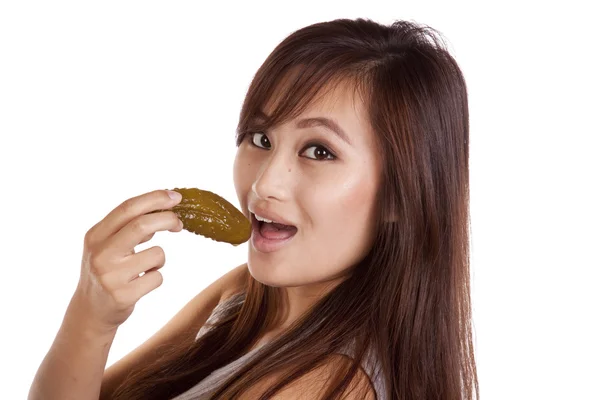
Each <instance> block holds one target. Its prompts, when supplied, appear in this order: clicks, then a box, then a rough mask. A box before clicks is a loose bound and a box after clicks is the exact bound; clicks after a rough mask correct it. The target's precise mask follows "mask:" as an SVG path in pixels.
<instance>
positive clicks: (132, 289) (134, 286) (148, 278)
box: [128, 270, 163, 302]
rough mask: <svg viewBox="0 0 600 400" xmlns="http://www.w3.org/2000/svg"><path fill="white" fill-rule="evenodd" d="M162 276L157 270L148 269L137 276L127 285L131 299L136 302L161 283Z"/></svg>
mask: <svg viewBox="0 0 600 400" xmlns="http://www.w3.org/2000/svg"><path fill="white" fill-rule="evenodd" d="M162 283H163V276H162V274H161V273H160V272H159V271H154V270H153V271H148V272H146V273H145V274H144V276H142V277H139V278H137V279H136V280H134V281H133V282H131V283H130V286H129V287H128V290H129V294H130V295H131V299H132V301H134V302H137V301H138V300H139V299H141V298H142V297H144V296H145V295H147V294H148V293H150V292H151V291H153V290H154V289H156V288H157V287H159V286H160V285H162Z"/></svg>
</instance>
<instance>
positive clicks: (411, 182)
mask: <svg viewBox="0 0 600 400" xmlns="http://www.w3.org/2000/svg"><path fill="white" fill-rule="evenodd" d="M290 76H291V78H290ZM282 82H286V83H285V85H284V90H281V87H282V86H281V85H282ZM331 82H338V83H342V82H344V83H348V82H351V83H353V84H354V85H356V86H355V87H356V92H357V93H359V94H360V95H361V96H363V98H364V99H365V101H366V104H367V109H368V110H367V111H368V115H369V119H370V121H369V122H370V124H371V126H372V128H373V130H374V132H375V134H376V136H377V141H378V145H379V151H380V152H381V160H382V162H383V172H382V177H381V187H380V189H379V191H378V209H379V216H378V220H377V228H376V232H375V239H374V244H373V246H372V248H371V251H370V252H369V253H368V255H367V256H366V257H365V259H363V260H362V261H361V262H360V263H359V264H357V265H355V266H353V269H352V273H351V274H350V276H349V277H348V278H347V279H346V280H344V281H343V282H342V283H340V284H339V285H337V286H336V287H335V288H334V289H333V290H332V291H330V292H329V293H328V294H327V295H326V296H324V297H323V298H322V299H321V300H320V301H319V302H318V303H317V304H316V305H315V306H314V307H313V308H312V309H311V310H310V311H309V312H307V314H305V315H304V316H303V318H301V319H300V320H298V321H297V322H296V324H295V325H294V326H292V327H291V328H290V329H289V330H288V331H286V332H285V333H284V334H283V335H282V336H281V337H279V338H277V339H275V340H273V341H272V342H270V343H268V344H267V345H266V346H264V348H262V349H261V351H259V352H258V354H256V356H255V357H253V358H252V359H251V360H250V361H249V362H248V363H247V364H246V365H244V366H243V367H242V368H241V370H239V372H238V373H236V374H234V376H231V377H230V378H229V379H228V380H227V382H225V383H224V384H223V385H221V387H220V388H219V389H218V390H217V391H216V392H215V393H214V395H213V397H212V399H231V398H237V397H239V396H240V395H241V394H242V393H243V392H244V390H245V389H247V388H249V387H251V386H252V385H253V384H254V383H257V382H259V381H261V380H262V379H263V378H266V377H269V376H272V375H273V374H275V373H281V371H286V373H285V374H284V375H282V376H283V378H281V379H280V380H277V381H276V383H275V384H274V385H273V386H272V387H271V388H270V389H269V390H267V391H266V392H265V393H264V394H263V396H262V397H261V399H267V398H269V397H271V396H273V395H274V394H275V393H276V392H277V391H278V390H280V389H282V388H283V387H284V386H286V385H287V384H289V383H290V382H292V381H294V380H296V379H297V378H299V377H301V376H302V375H304V374H306V373H307V372H309V371H310V370H313V369H314V368H315V367H316V366H318V365H320V364H322V363H325V362H326V360H327V359H328V358H327V357H328V356H329V355H331V354H332V353H334V352H336V351H337V350H339V349H340V348H342V347H343V346H345V345H346V344H347V343H349V342H353V343H354V345H355V353H354V354H355V357H354V362H353V363H352V364H350V365H349V367H347V368H341V370H340V372H339V375H338V376H336V378H337V379H334V380H333V381H332V382H331V384H330V386H329V387H327V390H325V391H324V392H323V393H320V395H321V398H323V399H337V398H339V397H340V395H341V394H342V393H343V392H344V390H345V389H346V388H347V387H348V385H349V383H351V382H352V378H353V377H354V376H355V374H356V373H357V371H358V370H359V366H360V362H361V361H362V358H363V357H364V356H365V354H366V352H367V349H369V348H373V349H375V352H376V354H377V355H378V360H379V362H380V364H381V368H382V373H383V377H384V380H385V383H386V391H387V395H388V398H390V399H467V398H472V397H473V395H475V397H476V398H479V389H478V381H477V373H476V367H475V358H474V352H473V341H472V335H471V332H472V322H471V301H470V272H469V228H470V220H469V115H468V104H467V91H466V85H465V81H464V78H463V75H462V73H461V70H460V68H459V66H458V65H457V63H456V61H455V60H454V58H453V57H452V56H451V55H450V54H449V52H448V51H447V49H446V45H445V43H444V41H443V39H442V37H441V35H440V34H439V33H438V32H437V31H435V30H434V29H432V28H430V27H428V26H425V25H420V24H416V23H413V22H407V21H397V22H395V23H393V24H391V25H389V26H386V25H381V24H379V23H376V22H373V21H370V20H365V19H357V20H348V19H340V20H334V21H330V22H324V23H317V24H314V25H311V26H308V27H305V28H303V29H300V30H298V31H296V32H294V33H292V34H291V35H290V36H288V37H287V38H286V39H285V40H284V41H283V42H282V43H280V44H279V45H278V46H277V47H276V48H275V50H274V51H273V52H272V53H271V54H270V55H269V57H268V58H267V60H266V61H265V62H264V64H263V65H262V66H261V67H260V69H259V70H258V72H257V73H256V75H255V77H254V79H253V80H252V83H251V85H250V88H249V90H248V93H247V96H246V98H245V101H244V104H243V107H242V110H241V114H240V120H239V125H238V134H237V140H238V144H239V143H240V142H241V140H242V139H243V137H244V135H245V134H246V133H248V132H251V131H256V130H260V129H266V128H269V127H272V126H275V125H276V124H278V123H281V122H283V121H286V120H289V119H290V118H294V117H295V116H297V115H299V113H301V112H302V111H303V110H304V109H306V107H307V106H308V105H309V103H310V102H311V101H312V100H314V99H315V98H316V97H315V96H317V95H319V93H320V92H322V90H321V89H322V88H324V87H329V86H330V84H331ZM276 92H277V93H279V95H278V96H276V97H277V99H276V100H277V102H276V103H277V104H276V106H275V107H274V108H273V112H272V113H271V114H270V115H269V116H268V118H267V119H266V120H264V122H263V123H261V124H260V126H257V124H256V122H255V121H256V118H255V117H256V116H257V115H258V113H260V112H261V111H264V110H265V106H266V105H267V104H268V102H269V101H272V100H273V98H274V93H276ZM241 294H242V295H243V296H245V299H244V301H243V302H241V303H240V304H239V305H237V306H236V307H233V308H232V309H231V310H230V311H229V313H228V314H227V315H225V317H223V318H222V319H221V320H220V321H219V322H218V323H217V324H216V325H215V326H214V327H213V329H211V330H209V331H208V332H207V333H206V334H204V335H203V336H201V337H200V338H199V339H198V340H197V341H194V340H193V339H194V335H195V332H190V340H189V341H185V342H182V343H181V345H180V346H178V347H177V348H172V349H157V354H159V353H161V354H162V356H161V357H158V356H157V359H156V361H155V362H154V363H153V364H151V365H148V366H147V367H145V368H144V369H143V370H140V371H133V373H132V374H130V376H129V377H128V379H127V380H126V381H125V382H124V383H123V384H122V385H121V386H120V387H119V389H118V391H117V394H116V395H115V397H114V398H116V399H127V400H130V399H167V398H171V397H173V396H175V395H177V394H180V393H182V392H184V391H186V390H187V389H189V388H191V387H192V386H193V385H194V384H196V383H197V382H199V381H200V380H202V379H203V378H205V377H206V376H207V375H209V374H210V373H211V372H212V371H214V370H215V369H217V368H219V367H222V366H224V365H226V364H228V363H230V362H232V361H233V360H235V359H236V358H238V357H240V356H241V355H242V354H245V353H246V352H247V351H248V350H249V349H250V348H252V346H253V345H254V344H255V343H256V341H257V338H259V337H260V335H261V334H262V333H264V332H267V330H268V329H269V328H270V327H272V326H273V323H274V321H275V320H276V316H277V315H278V302H279V299H280V296H281V291H280V289H279V288H274V287H269V286H266V285H264V284H261V283H260V282H257V281H256V280H254V279H253V278H252V276H251V275H250V274H248V280H247V284H246V286H245V287H244V288H243V291H242V293H241ZM309 336H310V340H307V337H309ZM163 350H164V351H163ZM283 350H285V351H283Z"/></svg>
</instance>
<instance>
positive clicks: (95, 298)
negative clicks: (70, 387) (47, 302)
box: [76, 190, 183, 330]
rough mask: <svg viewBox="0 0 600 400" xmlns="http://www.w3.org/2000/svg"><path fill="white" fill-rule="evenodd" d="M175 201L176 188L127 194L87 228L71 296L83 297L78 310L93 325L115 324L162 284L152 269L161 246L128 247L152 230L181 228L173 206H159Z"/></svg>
mask: <svg viewBox="0 0 600 400" xmlns="http://www.w3.org/2000/svg"><path fill="white" fill-rule="evenodd" d="M169 194H171V195H172V196H173V197H174V198H171V197H170V196H169ZM180 201H181V195H180V194H179V193H176V192H170V191H166V190H156V191H153V192H150V193H146V194H143V195H141V196H138V197H133V198H131V199H129V200H126V201H125V202H123V203H122V204H121V205H119V206H118V207H117V208H115V209H114V210H113V211H111V212H110V213H109V214H108V215H107V216H106V217H105V218H104V219H103V220H101V221H100V222H98V223H97V224H96V225H94V226H93V227H92V228H91V229H90V230H89V231H88V232H87V234H86V235H85V240H84V248H83V258H82V262H81V276H80V279H79V284H78V286H77V290H76V297H77V299H78V302H80V303H83V304H79V310H82V309H83V310H84V313H85V315H86V318H87V319H88V321H92V322H93V323H94V325H95V326H96V327H99V328H100V329H103V330H104V329H106V330H116V329H117V328H118V327H119V326H120V325H121V324H122V323H123V322H125V321H126V320H127V318H129V316H130V315H131V313H132V312H133V309H134V307H135V304H136V303H137V301H138V300H139V299H140V298H142V297H143V296H145V295H146V294H148V293H149V292H151V291H152V290H154V289H156V288H157V287H159V286H160V285H161V284H162V282H163V277H162V274H161V273H160V272H159V271H158V270H159V269H160V268H162V267H163V266H164V264H165V253H164V251H163V249H162V248H160V247H158V246H154V247H151V248H149V249H146V250H144V251H142V252H140V253H137V254H136V253H135V250H134V248H135V246H137V245H139V244H142V243H145V242H147V241H148V240H150V239H152V237H153V236H154V234H155V233H156V232H158V231H166V230H168V231H170V232H180V231H181V230H182V229H183V224H182V222H181V221H180V220H179V218H178V217H177V215H176V214H175V213H174V212H172V211H161V210H168V209H169V208H171V207H173V206H175V205H176V204H178V203H179V202H180ZM153 211H160V212H156V213H152V212H153ZM142 273H143V275H141V276H140V274H142Z"/></svg>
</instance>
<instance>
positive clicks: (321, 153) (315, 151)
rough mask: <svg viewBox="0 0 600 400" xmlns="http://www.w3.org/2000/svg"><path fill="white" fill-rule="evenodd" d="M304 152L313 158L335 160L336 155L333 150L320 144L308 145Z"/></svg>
mask: <svg viewBox="0 0 600 400" xmlns="http://www.w3.org/2000/svg"><path fill="white" fill-rule="evenodd" d="M302 154H303V155H304V156H306V157H308V158H310V159H313V160H335V156H334V155H333V154H332V153H331V151H329V150H328V149H327V148H326V147H325V146H322V145H320V144H315V145H310V146H308V147H307V148H306V149H305V150H304V151H303V152H302Z"/></svg>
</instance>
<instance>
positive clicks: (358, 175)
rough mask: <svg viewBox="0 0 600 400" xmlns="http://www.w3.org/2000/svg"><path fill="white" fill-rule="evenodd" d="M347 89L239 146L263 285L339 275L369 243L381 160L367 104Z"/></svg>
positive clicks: (240, 190)
mask: <svg viewBox="0 0 600 400" xmlns="http://www.w3.org/2000/svg"><path fill="white" fill-rule="evenodd" d="M348 89H349V88H348V87H345V86H343V85H340V86H338V87H337V88H336V89H334V90H331V91H330V92H329V93H328V94H327V95H325V96H323V97H321V98H320V99H319V100H318V101H315V102H314V103H313V104H312V106H310V107H309V108H307V109H306V110H305V112H304V113H302V114H301V115H300V116H299V117H297V118H296V119H294V120H291V121H288V122H286V123H284V124H282V125H280V126H276V127H273V128H272V129H270V130H268V131H265V132H254V133H251V134H248V135H246V137H245V138H244V140H243V141H242V144H241V145H240V146H239V148H238V152H237V155H236V159H235V164H234V181H235V188H236V191H237V194H238V198H239V201H240V205H241V207H242V210H243V212H244V213H245V214H246V216H248V217H249V218H251V219H252V224H253V230H252V237H251V239H250V242H249V245H248V248H249V250H248V269H249V271H250V273H251V274H252V276H253V277H254V278H255V279H256V280H258V281H259V282H261V283H263V284H265V285H269V286H275V287H297V286H305V285H315V284H320V283H327V282H329V281H332V280H335V279H337V278H341V277H342V276H343V275H345V274H346V273H347V272H349V268H351V267H352V266H353V265H354V264H355V263H357V262H358V261H360V260H361V259H362V258H363V257H364V256H365V255H366V254H367V252H368V251H369V249H370V247H371V244H372V240H373V232H374V221H375V213H376V210H375V198H376V191H377V188H378V185H379V176H380V170H381V166H380V162H381V160H380V156H379V153H378V151H377V150H376V143H375V138H374V134H373V132H372V129H371V127H370V126H369V123H368V120H367V116H366V114H365V112H366V110H365V105H364V104H363V103H362V102H361V100H360V98H359V97H358V96H353V91H351V90H348ZM263 111H264V112H265V113H266V114H267V115H268V113H269V110H263ZM336 131H337V132H336ZM257 218H258V219H257ZM259 219H263V220H264V219H268V220H271V221H274V223H269V222H260V221H259ZM277 223H279V224H281V225H279V224H277Z"/></svg>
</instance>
